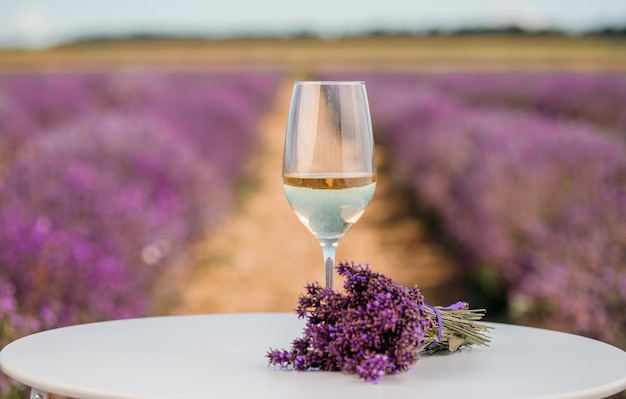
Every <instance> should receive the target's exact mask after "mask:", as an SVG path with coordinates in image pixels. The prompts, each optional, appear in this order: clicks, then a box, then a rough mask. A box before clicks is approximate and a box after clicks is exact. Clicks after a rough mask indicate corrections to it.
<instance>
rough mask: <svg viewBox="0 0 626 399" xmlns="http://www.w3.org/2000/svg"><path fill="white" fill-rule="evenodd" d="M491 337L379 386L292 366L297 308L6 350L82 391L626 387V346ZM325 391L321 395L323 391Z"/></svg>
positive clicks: (42, 381) (158, 323) (32, 378)
mask: <svg viewBox="0 0 626 399" xmlns="http://www.w3.org/2000/svg"><path fill="white" fill-rule="evenodd" d="M488 324H491V325H493V326H494V327H495V329H494V330H493V332H492V337H493V342H492V344H491V346H490V347H477V348H470V349H466V350H463V351H461V352H457V353H451V354H443V355H433V356H421V357H420V359H419V360H418V362H417V363H416V365H415V367H414V368H413V369H412V370H411V371H409V372H406V373H401V374H396V375H388V376H386V377H385V378H384V380H383V381H382V382H381V383H379V384H376V385H375V384H371V383H367V382H363V381H361V380H359V379H358V378H357V377H355V376H351V375H347V374H342V373H340V372H321V371H307V372H297V371H291V370H281V369H280V368H277V367H273V366H272V367H270V366H268V365H267V359H266V358H265V353H266V352H267V350H268V349H269V348H270V347H272V348H288V347H289V345H290V343H291V341H292V340H293V339H294V338H296V337H298V336H300V335H301V332H302V327H303V325H304V322H303V321H302V320H299V319H297V317H296V316H295V315H294V314H284V313H269V314H267V313H266V314H263V313H258V314H227V315H226V314H225V315H202V316H170V317H154V318H142V319H130V320H120V321H110V322H102V323H93V324H85V325H78V326H73V327H66V328H60V329H56V330H50V331H47V332H43V333H38V334H34V335H31V336H27V337H24V338H22V339H19V340H17V341H14V342H13V343H11V344H9V345H7V346H6V347H5V348H4V349H3V350H2V352H1V353H0V367H1V368H2V370H3V372H4V373H5V374H7V375H8V376H10V377H12V378H14V379H16V380H18V381H20V382H23V383H25V384H27V385H29V386H31V387H35V388H37V389H40V390H42V391H46V392H51V393H56V394H60V395H64V396H69V397H75V398H118V399H119V398H151V399H157V398H168V399H172V398H194V399H197V398H209V397H215V398H221V399H224V398H238V399H239V398H276V399H280V398H285V399H287V398H288V399H294V398H299V399H308V398H311V399H313V398H315V399H319V398H320V397H322V398H324V399H333V398H342V399H345V398H362V399H367V398H377V399H381V398H409V397H410V398H421V399H423V398H438V399H447V398H464V399H470V398H481V399H489V398H494V399H496V398H497V399H503V398H508V399H514V398H544V399H547V398H550V399H557V398H568V399H576V398H603V397H606V396H609V395H611V394H613V393H617V392H620V391H622V390H624V389H626V352H624V351H622V350H620V349H618V348H615V347H613V346H610V345H607V344H605V343H601V342H598V341H594V340H591V339H588V338H583V337H579V336H576V335H571V334H564V333H558V332H553V331H547V330H541V329H535V328H529V327H519V326H512V325H506V324H495V323H493V324H492V323H488ZM320 395H321V396H320Z"/></svg>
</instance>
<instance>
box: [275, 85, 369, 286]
mask: <svg viewBox="0 0 626 399" xmlns="http://www.w3.org/2000/svg"><path fill="white" fill-rule="evenodd" d="M283 187H284V189H285V195H286V196H287V200H288V201H289V204H290V205H291V207H292V208H293V210H294V211H295V213H296V215H297V216H298V218H299V219H300V221H301V222H302V223H303V224H304V225H305V226H306V228H307V229H308V230H309V231H310V232H311V233H312V234H313V235H314V236H315V238H317V240H318V241H319V243H320V245H321V246H322V252H323V255H324V269H325V277H326V287H327V288H331V289H332V288H333V276H334V266H335V253H336V250H337V245H338V244H339V241H340V240H341V238H342V237H343V236H344V235H345V234H346V232H347V231H348V230H350V228H351V227H352V226H353V225H354V224H355V223H356V222H357V220H359V218H360V217H361V215H362V214H363V212H364V211H365V208H366V207H367V206H368V205H369V203H370V201H371V200H372V197H373V196H374V191H375V189H376V161H375V158H374V137H373V134H372V123H371V118H370V111H369V104H368V100H367V92H366V90H365V83H364V82H311V81H306V82H304V81H303V82H295V83H294V87H293V93H292V98H291V106H290V110H289V120H288V123H287V133H286V136H285V149H284V153H283Z"/></svg>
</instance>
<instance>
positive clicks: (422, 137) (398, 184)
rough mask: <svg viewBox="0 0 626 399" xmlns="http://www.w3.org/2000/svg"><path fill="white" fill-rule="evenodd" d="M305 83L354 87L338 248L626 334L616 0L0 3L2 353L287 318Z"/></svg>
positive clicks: (301, 241)
mask: <svg viewBox="0 0 626 399" xmlns="http://www.w3.org/2000/svg"><path fill="white" fill-rule="evenodd" d="M302 79H311V80H364V81H365V82H366V87H367V90H368V95H369V99H370V107H371V114H372V122H373V125H374V130H375V139H376V143H377V162H378V173H379V175H378V187H377V192H376V195H375V197H374V200H373V201H372V204H371V205H370V207H369V208H368V209H367V210H366V212H365V215H364V216H363V217H362V219H361V220H360V221H359V222H358V223H357V224H356V226H355V227H354V228H353V229H352V230H351V231H350V232H349V233H348V234H347V235H346V237H345V238H344V239H343V240H342V242H341V244H340V246H339V249H338V258H337V259H338V260H347V261H354V262H356V263H362V264H365V263H368V264H370V267H372V268H373V269H375V270H378V271H381V272H383V273H385V274H386V275H387V276H389V277H391V278H393V279H394V280H396V281H398V282H400V283H402V284H406V285H409V286H413V285H417V287H418V288H420V290H421V291H422V293H423V294H424V295H425V297H426V299H427V300H428V301H429V302H431V303H434V304H441V305H447V304H449V303H452V302H455V301H457V300H466V301H468V302H469V303H470V305H471V307H484V308H485V309H487V319H489V320H493V321H503V322H509V323H516V324H524V325H533V326H540V327H544V328H550V329H555V330H560V331H567V332H572V333H576V334H581V335H585V336H589V337H592V338H595V339H599V340H603V341H605V342H608V343H610V344H613V345H615V346H618V347H620V348H622V349H626V335H625V334H626V333H625V332H626V3H625V2H623V1H616V0H615V1H612V0H596V1H594V2H582V1H558V0H548V1H539V0H537V1H526V2H516V1H464V2H455V1H449V0H442V1H438V2H432V1H430V2H429V1H422V0H417V1H416V0H412V1H408V0H388V1H385V2H378V3H373V4H370V5H363V4H362V2H357V1H344V2H337V1H328V0H320V1H317V2H315V3H311V4H304V5H303V4H297V5H296V4H295V3H293V2H287V1H285V0H268V1H264V2H248V1H243V0H233V1H230V2H223V3H222V4H219V5H215V4H212V3H207V2H202V1H197V0H180V1H176V2H173V1H151V2H147V1H134V2H122V1H119V0H114V1H109V2H106V3H102V4H96V3H87V2H80V1H74V0H60V1H55V2H45V1H3V2H0V345H2V346H4V345H6V344H7V343H9V342H11V341H12V340H14V339H17V338H20V337H22V336H24V335H26V334H29V333H33V332H35V331H40V330H44V329H49V328H54V327H59V326H63V325H68V324H76V323H84V322H91V321H96V320H108V319H118V318H126V317H137V316H149V315H163V314H189V313H220V312H277V311H281V312H290V311H292V310H293V309H294V308H295V306H296V301H297V298H298V295H299V293H300V292H302V290H303V288H304V286H305V285H306V284H307V283H311V282H314V281H321V280H322V279H323V267H322V259H321V251H320V248H319V246H318V244H317V242H316V240H315V239H314V238H313V237H312V236H311V235H310V233H308V231H306V229H305V228H304V226H302V225H301V224H300V222H299V221H298V220H297V218H296V216H295V215H294V214H293V212H292V211H291V209H290V208H289V205H288V203H287V201H286V199H285V198H284V195H283V191H282V179H281V162H282V159H281V157H282V145H283V140H284V131H285V124H286V119H287V112H288V108H289V100H290V94H291V87H292V84H293V81H294V80H302ZM0 392H1V393H2V395H3V397H20V395H22V394H23V391H22V389H21V387H19V386H18V385H16V384H15V383H14V382H12V381H9V380H5V379H1V380H0Z"/></svg>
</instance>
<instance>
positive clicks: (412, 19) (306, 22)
mask: <svg viewBox="0 0 626 399" xmlns="http://www.w3.org/2000/svg"><path fill="white" fill-rule="evenodd" d="M511 24H517V25H519V26H521V27H525V28H527V29H544V28H557V29H561V30H564V31H566V32H570V33H580V32H584V31H588V30H592V29H596V28H598V27H607V26H609V27H625V26H626V0H592V1H580V0H527V1H508V0H457V1H453V0H378V1H371V0H370V1H368V0H315V1H306V0H107V1H97V2H96V1H86V0H0V48H11V47H18V48H27V49H37V48H45V47H49V46H54V45H57V44H61V43H63V42H67V41H71V40H75V39H79V38H82V37H87V36H91V37H93V36H102V35H106V36H123V35H126V34H133V33H153V34H168V33H172V34H188V35H200V36H204V35H207V36H222V37H223V36H226V37H227V36H237V35H251V34H264V35H291V34H297V33H302V32H309V33H313V34H319V35H321V36H329V37H333V36H334V37H336V36H341V35H343V34H360V33H364V32H368V31H372V30H395V31H402V30H410V31H426V30H431V29H440V30H454V29H458V28H464V27H499V26H505V25H511Z"/></svg>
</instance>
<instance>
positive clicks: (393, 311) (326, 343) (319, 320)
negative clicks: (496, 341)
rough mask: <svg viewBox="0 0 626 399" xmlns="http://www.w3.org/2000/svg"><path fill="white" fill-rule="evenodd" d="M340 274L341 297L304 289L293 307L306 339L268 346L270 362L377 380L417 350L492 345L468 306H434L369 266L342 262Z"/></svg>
mask: <svg viewBox="0 0 626 399" xmlns="http://www.w3.org/2000/svg"><path fill="white" fill-rule="evenodd" d="M337 269H338V272H339V274H340V275H341V276H343V277H345V283H344V291H345V292H344V293H340V292H337V291H334V290H332V289H330V288H323V287H321V286H320V285H319V284H318V283H314V284H309V285H307V287H306V292H305V293H304V294H302V295H301V296H300V298H299V299H298V306H297V308H296V313H297V314H298V317H300V318H304V319H306V325H305V327H304V330H303V334H302V336H301V337H298V338H296V339H294V340H293V342H292V344H291V348H290V349H289V350H286V349H272V348H270V349H269V351H268V352H267V354H266V356H267V358H268V359H269V364H270V365H277V366H280V367H282V368H293V369H295V370H309V369H319V370H325V371H343V372H346V373H348V374H355V375H357V376H358V377H359V378H361V379H363V380H365V381H368V382H373V383H376V382H379V381H380V380H381V379H382V378H383V377H384V376H385V375H386V374H393V373H398V372H403V371H407V370H409V369H410V368H411V366H412V365H413V364H415V362H416V361H417V359H418V357H419V354H421V353H434V352H438V351H441V350H448V351H452V352H454V351H456V350H458V349H459V348H462V347H468V346H472V345H488V344H489V342H490V337H489V335H488V332H489V329H490V327H489V326H486V325H484V324H480V323H477V321H478V320H480V319H481V318H482V317H483V316H484V314H485V310H484V309H475V310H472V309H469V306H468V304H467V303H465V302H457V303H455V304H453V305H451V306H447V307H437V306H431V305H429V304H428V303H427V302H426V301H425V300H424V297H423V295H422V294H421V293H420V291H419V290H418V289H417V288H416V287H414V288H408V287H405V286H402V285H400V284H397V283H395V282H393V281H392V280H391V279H389V278H387V277H385V276H384V275H382V274H380V273H377V272H374V271H372V270H371V269H370V268H369V267H368V266H367V265H366V266H361V265H360V264H359V265H355V264H354V263H353V262H352V263H347V262H342V263H340V264H339V265H338V267H337Z"/></svg>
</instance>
